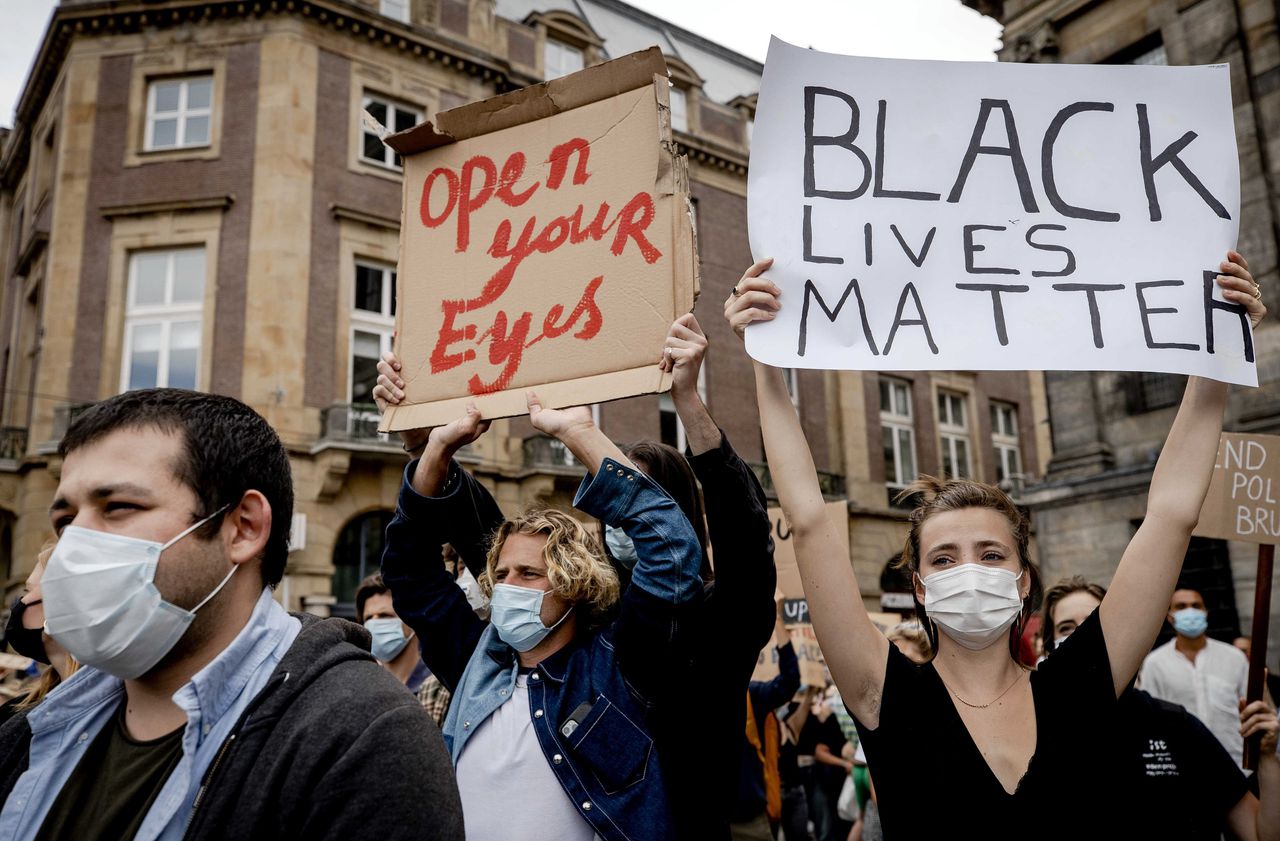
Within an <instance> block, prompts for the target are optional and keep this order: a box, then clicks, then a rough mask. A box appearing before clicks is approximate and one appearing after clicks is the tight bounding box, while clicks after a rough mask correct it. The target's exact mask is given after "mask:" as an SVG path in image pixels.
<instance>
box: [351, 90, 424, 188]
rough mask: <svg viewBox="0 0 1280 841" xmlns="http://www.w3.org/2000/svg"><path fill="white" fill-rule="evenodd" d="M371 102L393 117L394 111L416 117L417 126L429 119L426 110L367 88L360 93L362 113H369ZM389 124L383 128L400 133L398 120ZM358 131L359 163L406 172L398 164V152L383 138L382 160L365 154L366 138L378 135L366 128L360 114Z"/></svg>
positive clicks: (357, 153)
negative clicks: (384, 141) (380, 106)
mask: <svg viewBox="0 0 1280 841" xmlns="http://www.w3.org/2000/svg"><path fill="white" fill-rule="evenodd" d="M371 102H377V103H378V104H379V105H382V106H383V107H384V108H386V109H387V112H388V113H389V114H392V116H393V117H394V116H395V115H394V114H393V113H392V112H394V111H402V112H404V113H406V114H410V115H412V116H413V117H414V123H413V124H414V125H415V126H416V125H419V124H421V123H422V121H423V120H425V119H426V118H427V111H426V109H425V108H422V107H419V106H417V105H413V104H411V103H408V102H405V101H404V100H402V99H396V98H394V97H390V96H387V95H386V94H381V93H378V92H376V91H373V90H370V89H369V88H365V89H364V90H362V91H361V92H360V111H361V112H365V111H368V110H369V105H370V103H371ZM389 123H390V124H389V125H388V124H387V123H383V128H385V129H386V130H387V131H388V132H390V133H393V134H394V133H395V132H396V131H398V129H396V120H395V119H391V120H390V121H389ZM356 129H357V138H358V140H357V144H356V160H357V161H359V162H360V163H362V164H367V165H369V166H376V167H379V168H380V169H384V170H387V171H390V172H404V165H403V164H399V163H396V159H397V158H399V157H400V156H399V155H397V154H396V151H395V150H394V149H392V148H391V147H390V146H387V145H386V144H384V143H382V138H381V137H379V138H378V143H379V144H381V146H380V148H381V149H382V158H381V160H379V159H377V158H371V157H369V156H368V155H366V154H365V152H364V142H365V137H366V136H368V137H376V136H377V135H375V134H374V133H373V132H371V131H369V129H368V128H366V127H365V125H364V121H363V120H362V119H360V115H359V114H357V115H356Z"/></svg>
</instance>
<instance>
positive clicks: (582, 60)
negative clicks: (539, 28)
mask: <svg viewBox="0 0 1280 841" xmlns="http://www.w3.org/2000/svg"><path fill="white" fill-rule="evenodd" d="M553 46H554V47H555V48H556V49H558V50H559V51H560V52H561V53H562V55H570V54H576V55H577V56H578V59H579V66H578V67H577V69H575V70H570V71H568V72H565V73H557V74H556V75H554V76H553V75H552V74H551V49H552V47H553ZM586 66H587V51H586V50H585V49H583V48H582V47H580V46H578V45H577V44H574V43H571V42H569V41H566V40H565V39H563V38H558V37H556V36H555V35H552V34H551V33H549V32H548V33H547V36H546V38H545V40H544V42H543V45H542V76H543V80H544V81H547V82H549V81H551V80H552V79H562V78H564V77H565V76H568V75H569V74H570V73H577V72H578V71H579V70H583V69H585V68H586Z"/></svg>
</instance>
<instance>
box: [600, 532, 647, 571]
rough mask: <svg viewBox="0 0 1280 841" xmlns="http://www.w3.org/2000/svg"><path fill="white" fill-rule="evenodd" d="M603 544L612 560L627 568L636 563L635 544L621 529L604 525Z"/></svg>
mask: <svg viewBox="0 0 1280 841" xmlns="http://www.w3.org/2000/svg"><path fill="white" fill-rule="evenodd" d="M604 544H605V546H608V547H609V554H610V555H611V556H613V558H614V560H616V561H617V562H618V563H620V564H622V565H623V566H624V567H626V568H627V569H631V568H632V567H634V566H635V565H636V561H637V560H639V557H638V556H637V555H636V544H635V543H634V542H632V540H631V538H630V537H628V536H627V533H626V532H625V531H623V530H622V529H615V528H614V527H613V526H605V527H604Z"/></svg>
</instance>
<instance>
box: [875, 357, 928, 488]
mask: <svg viewBox="0 0 1280 841" xmlns="http://www.w3.org/2000/svg"><path fill="white" fill-rule="evenodd" d="M879 385H880V390H881V391H883V389H884V387H885V386H886V385H887V386H888V387H889V389H890V392H889V398H890V399H889V409H888V410H885V408H884V407H883V405H882V406H881V408H880V426H881V428H882V429H889V430H892V431H893V433H894V434H893V437H892V438H891V439H890V440H892V442H893V467H894V473H896V474H897V478H896V479H895V478H894V477H893V476H887V475H886V476H885V484H886V485H888V486H889V487H891V488H904V487H906V486H907V484H908V483H909V482H911V481H912V480H913V479H914V478H915V477H914V476H906V477H905V481H903V478H904V473H905V472H906V471H905V470H904V468H905V465H904V464H903V459H902V452H901V450H900V449H899V442H900V436H899V435H898V433H899V432H901V431H904V430H905V431H906V432H907V442H908V444H909V445H910V448H911V465H912V467H913V468H914V469H915V471H918V470H919V462H918V461H917V459H916V424H915V418H914V409H913V407H912V404H911V385H912V384H911V383H910V382H909V381H907V380H900V379H897V378H895V377H880V383H879ZM895 389H901V390H903V391H904V392H905V395H906V400H905V405H906V407H907V413H906V414H905V415H904V414H901V413H899V412H897V411H896V409H895V406H896V403H897V400H896V397H897V392H895V391H894V390H895Z"/></svg>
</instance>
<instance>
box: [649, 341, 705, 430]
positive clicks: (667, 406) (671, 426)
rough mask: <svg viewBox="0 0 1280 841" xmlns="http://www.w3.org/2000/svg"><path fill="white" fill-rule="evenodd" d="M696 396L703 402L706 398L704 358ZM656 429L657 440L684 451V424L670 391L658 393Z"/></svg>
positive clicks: (699, 373)
mask: <svg viewBox="0 0 1280 841" xmlns="http://www.w3.org/2000/svg"><path fill="white" fill-rule="evenodd" d="M698 396H699V397H701V398H702V400H703V402H706V399H707V362H706V359H705V358H704V359H703V361H702V367H701V368H699V369H698ZM658 430H659V436H658V437H659V440H660V441H662V443H664V444H666V445H668V446H671V447H675V448H676V449H677V450H679V451H680V452H682V453H683V452H684V450H685V447H686V446H688V443H689V440H688V438H687V436H686V435H685V432H684V424H683V423H681V421H680V415H679V414H678V413H677V412H676V403H675V401H674V400H673V399H672V398H671V392H669V391H667V392H663V393H662V394H660V395H658Z"/></svg>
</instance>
